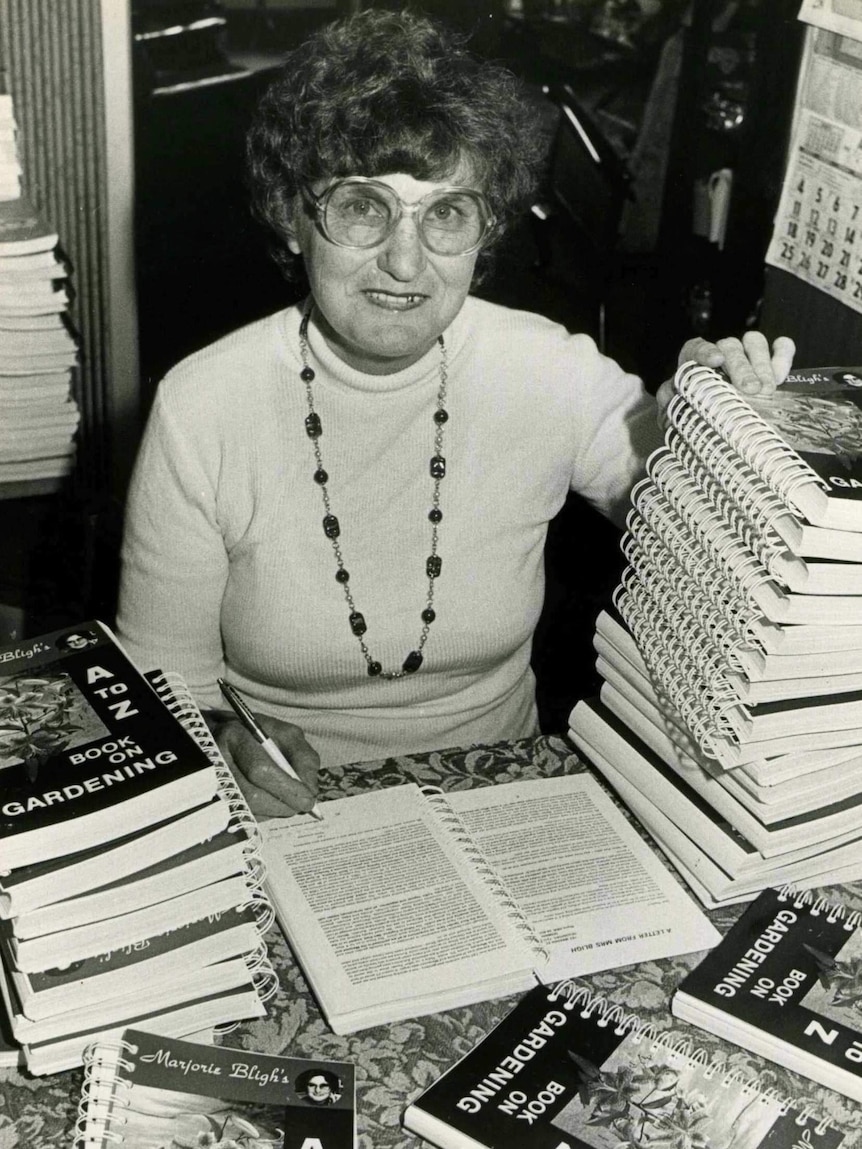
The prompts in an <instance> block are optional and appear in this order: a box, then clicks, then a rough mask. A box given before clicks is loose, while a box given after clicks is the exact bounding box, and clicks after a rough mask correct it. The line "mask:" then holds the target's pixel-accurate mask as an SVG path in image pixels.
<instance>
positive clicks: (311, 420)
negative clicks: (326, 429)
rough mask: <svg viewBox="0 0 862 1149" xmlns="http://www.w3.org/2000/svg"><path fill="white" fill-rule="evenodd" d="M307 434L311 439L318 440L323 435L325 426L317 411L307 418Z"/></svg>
mask: <svg viewBox="0 0 862 1149" xmlns="http://www.w3.org/2000/svg"><path fill="white" fill-rule="evenodd" d="M305 433H306V435H308V437H309V439H317V438H319V437H320V436H321V435H322V434H323V424H322V423H321V421H320V416H319V415H318V414H317V412H316V411H314V412H312V414H311V415H306V416H305Z"/></svg>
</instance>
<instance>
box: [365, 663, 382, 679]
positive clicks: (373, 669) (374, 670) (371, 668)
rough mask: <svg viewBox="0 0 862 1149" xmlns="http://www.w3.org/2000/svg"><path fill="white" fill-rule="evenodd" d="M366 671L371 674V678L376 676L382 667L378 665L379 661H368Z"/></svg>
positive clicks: (380, 672)
mask: <svg viewBox="0 0 862 1149" xmlns="http://www.w3.org/2000/svg"><path fill="white" fill-rule="evenodd" d="M368 673H369V674H370V675H371V677H372V678H376V677H377V675H378V674H382V673H383V667H382V666H381V665H380V663H379V662H369V664H368Z"/></svg>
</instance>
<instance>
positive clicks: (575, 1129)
mask: <svg viewBox="0 0 862 1149" xmlns="http://www.w3.org/2000/svg"><path fill="white" fill-rule="evenodd" d="M404 1125H405V1127H406V1128H407V1129H409V1130H410V1131H411V1132H413V1133H417V1134H419V1135H420V1136H421V1137H424V1138H425V1139H426V1140H427V1141H429V1142H431V1144H432V1145H436V1146H439V1147H440V1149H492V1147H493V1149H498V1147H499V1146H506V1147H507V1149H587V1147H591V1149H619V1147H620V1146H638V1147H641V1149H649V1147H650V1146H654V1147H655V1149H666V1147H667V1146H671V1145H674V1146H676V1145H679V1146H683V1145H687V1146H709V1149H801V1147H802V1146H805V1147H806V1149H838V1146H840V1145H841V1143H842V1141H843V1139H844V1137H843V1133H842V1132H841V1130H840V1129H838V1128H836V1127H835V1126H834V1125H833V1124H831V1123H830V1121H829V1120H828V1119H827V1117H826V1116H825V1115H824V1114H820V1113H818V1112H812V1111H811V1110H810V1109H808V1108H805V1107H801V1106H799V1105H797V1104H796V1103H795V1102H794V1101H793V1100H792V1099H791V1098H789V1097H785V1096H783V1095H782V1094H781V1093H780V1092H778V1091H776V1090H774V1089H770V1088H769V1087H766V1086H762V1085H761V1084H760V1083H759V1082H758V1079H757V1078H756V1077H755V1075H754V1073H753V1072H752V1071H747V1072H746V1071H742V1072H740V1071H738V1070H731V1069H728V1068H727V1066H726V1064H723V1063H721V1062H720V1061H718V1060H713V1058H712V1057H711V1055H710V1054H709V1053H708V1052H707V1051H706V1050H704V1049H699V1048H696V1047H694V1046H693V1044H692V1043H691V1041H690V1039H688V1038H686V1037H685V1036H683V1035H682V1034H681V1033H680V1032H678V1031H677V1032H675V1031H674V1030H662V1031H661V1032H659V1031H658V1030H657V1029H656V1028H655V1027H654V1026H653V1025H651V1024H648V1023H646V1022H645V1021H642V1020H641V1019H640V1018H638V1017H637V1016H636V1015H634V1014H631V1013H629V1012H628V1011H627V1010H626V1009H625V1007H623V1006H621V1005H616V1004H613V1003H611V1002H609V1001H606V1000H605V999H603V998H601V997H597V996H594V995H593V994H592V993H591V991H590V990H589V989H588V988H587V987H586V986H580V985H578V984H577V983H576V982H564V983H562V984H561V985H558V986H556V987H554V988H553V989H547V988H543V987H537V988H536V989H534V990H533V991H532V992H531V993H529V994H527V996H526V997H525V998H524V999H523V1000H522V1001H521V1002H520V1003H519V1004H518V1005H517V1006H516V1007H515V1009H514V1010H513V1011H512V1012H511V1013H510V1014H509V1015H508V1016H507V1017H506V1018H505V1019H504V1020H503V1021H502V1022H500V1024H499V1025H498V1026H497V1027H496V1028H495V1029H493V1030H492V1031H491V1032H490V1033H489V1034H488V1035H487V1036H486V1037H485V1038H484V1039H483V1040H482V1041H481V1042H480V1043H479V1044H478V1045H477V1046H476V1047H475V1049H473V1050H472V1051H471V1052H470V1053H468V1054H467V1055H466V1056H465V1057H463V1058H462V1059H461V1060H460V1061H458V1062H457V1063H456V1064H455V1065H454V1066H453V1067H452V1068H451V1069H450V1070H449V1071H448V1072H447V1073H445V1074H444V1075H443V1077H441V1078H440V1079H439V1080H438V1081H437V1082H435V1084H434V1085H432V1086H431V1087H430V1089H427V1090H425V1092H424V1093H422V1094H420V1095H419V1097H417V1098H416V1100H415V1101H414V1102H413V1103H412V1104H411V1105H410V1106H409V1107H408V1108H407V1110H406V1112H405V1114H404Z"/></svg>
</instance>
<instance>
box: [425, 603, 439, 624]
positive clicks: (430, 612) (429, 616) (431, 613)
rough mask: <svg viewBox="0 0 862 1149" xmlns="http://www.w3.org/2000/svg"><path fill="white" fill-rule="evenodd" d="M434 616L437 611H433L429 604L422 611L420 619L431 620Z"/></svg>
mask: <svg viewBox="0 0 862 1149" xmlns="http://www.w3.org/2000/svg"><path fill="white" fill-rule="evenodd" d="M436 617H437V612H436V611H433V610H432V609H431V607H430V606H429V607H427V608H426V609H425V610H423V611H422V621H423V622H433V621H434V619H435V618H436Z"/></svg>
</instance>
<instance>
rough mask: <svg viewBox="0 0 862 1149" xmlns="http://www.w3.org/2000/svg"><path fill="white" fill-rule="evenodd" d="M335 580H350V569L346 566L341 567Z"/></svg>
mask: <svg viewBox="0 0 862 1149" xmlns="http://www.w3.org/2000/svg"><path fill="white" fill-rule="evenodd" d="M335 581H336V582H340V583H346V582H350V571H349V570H346V569H345V568H344V567H339V568H338V570H337V571H336V572H335Z"/></svg>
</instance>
